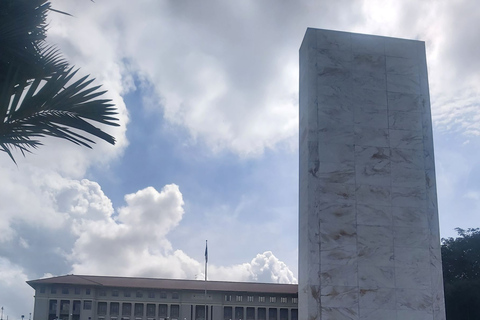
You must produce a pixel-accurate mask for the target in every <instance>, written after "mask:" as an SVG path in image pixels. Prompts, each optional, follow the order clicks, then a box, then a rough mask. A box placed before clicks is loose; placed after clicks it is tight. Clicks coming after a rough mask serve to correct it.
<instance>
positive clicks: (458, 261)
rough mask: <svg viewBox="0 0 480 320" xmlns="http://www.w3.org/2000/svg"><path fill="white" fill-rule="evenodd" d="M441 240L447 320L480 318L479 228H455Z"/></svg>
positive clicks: (476, 319)
mask: <svg viewBox="0 0 480 320" xmlns="http://www.w3.org/2000/svg"><path fill="white" fill-rule="evenodd" d="M455 230H456V231H457V233H458V235H459V237H457V238H452V237H450V238H447V239H442V267H443V280H444V285H445V306H446V313H447V319H448V320H478V319H480V308H479V306H480V228H469V229H467V230H464V229H460V228H456V229H455Z"/></svg>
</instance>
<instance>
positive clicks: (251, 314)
mask: <svg viewBox="0 0 480 320" xmlns="http://www.w3.org/2000/svg"><path fill="white" fill-rule="evenodd" d="M253 319H255V308H253V307H247V320H253Z"/></svg>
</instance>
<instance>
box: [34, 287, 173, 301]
mask: <svg viewBox="0 0 480 320" xmlns="http://www.w3.org/2000/svg"><path fill="white" fill-rule="evenodd" d="M45 291H46V288H45V287H44V286H42V287H40V293H45ZM70 291H71V288H68V287H62V288H61V292H62V294H70ZM50 293H51V294H56V293H57V287H50ZM73 293H74V294H77V295H78V294H81V289H80V288H79V287H75V288H73ZM85 294H86V295H90V294H91V290H90V288H86V289H85ZM98 295H99V296H100V297H106V296H107V290H101V289H100V290H99V291H98ZM111 295H112V297H119V296H120V291H119V290H112V292H111ZM123 296H124V297H131V296H132V292H131V291H128V290H124V291H123ZM143 296H144V292H143V291H140V290H137V291H136V292H135V297H136V298H143ZM146 296H148V298H151V299H155V298H156V294H155V292H153V291H149V292H147V295H146ZM158 296H159V297H160V299H167V298H168V295H167V292H165V291H162V292H160V293H159V295H158ZM171 298H172V299H179V294H178V292H172V294H171Z"/></svg>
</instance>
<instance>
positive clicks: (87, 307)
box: [83, 300, 92, 310]
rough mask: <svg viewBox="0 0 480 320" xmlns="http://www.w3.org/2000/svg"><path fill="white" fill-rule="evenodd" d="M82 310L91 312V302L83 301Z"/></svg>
mask: <svg viewBox="0 0 480 320" xmlns="http://www.w3.org/2000/svg"><path fill="white" fill-rule="evenodd" d="M83 310H92V301H91V300H85V301H83Z"/></svg>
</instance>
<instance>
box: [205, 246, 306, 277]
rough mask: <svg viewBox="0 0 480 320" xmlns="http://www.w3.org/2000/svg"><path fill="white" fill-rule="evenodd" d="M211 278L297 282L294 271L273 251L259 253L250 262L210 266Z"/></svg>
mask: <svg viewBox="0 0 480 320" xmlns="http://www.w3.org/2000/svg"><path fill="white" fill-rule="evenodd" d="M209 279H210V280H230V281H249V282H267V283H270V282H273V283H297V279H296V278H295V277H294V275H293V272H292V271H291V270H290V269H289V268H288V267H287V265H286V264H285V263H284V262H282V261H280V260H279V259H278V258H277V257H275V255H274V254H273V253H272V252H271V251H265V252H264V253H259V254H257V256H256V257H255V258H253V259H252V261H250V262H249V263H242V264H237V265H233V266H213V267H209Z"/></svg>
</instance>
